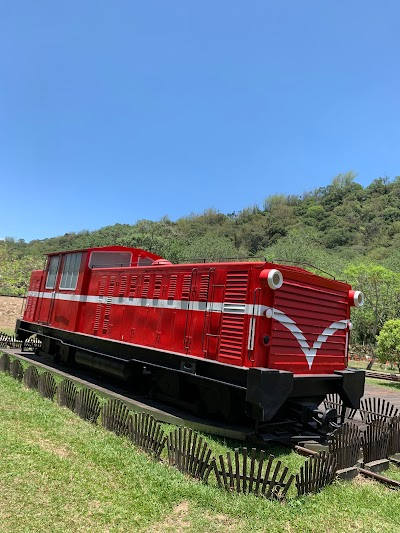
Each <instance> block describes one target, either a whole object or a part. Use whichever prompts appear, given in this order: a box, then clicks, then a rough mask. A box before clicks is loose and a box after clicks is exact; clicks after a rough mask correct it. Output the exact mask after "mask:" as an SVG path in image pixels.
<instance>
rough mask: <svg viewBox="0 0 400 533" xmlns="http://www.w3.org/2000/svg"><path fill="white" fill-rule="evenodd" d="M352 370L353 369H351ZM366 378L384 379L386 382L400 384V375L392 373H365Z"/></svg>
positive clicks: (369, 371)
mask: <svg viewBox="0 0 400 533" xmlns="http://www.w3.org/2000/svg"><path fill="white" fill-rule="evenodd" d="M349 368H351V367H349ZM365 377H366V378H374V379H383V380H385V381H398V382H400V374H391V373H390V372H376V371H374V370H366V371H365Z"/></svg>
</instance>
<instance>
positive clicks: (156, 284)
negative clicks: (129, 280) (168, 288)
mask: <svg viewBox="0 0 400 533" xmlns="http://www.w3.org/2000/svg"><path fill="white" fill-rule="evenodd" d="M161 284H162V276H161V275H157V276H156V279H155V282H154V292H153V298H159V297H160V295H161Z"/></svg>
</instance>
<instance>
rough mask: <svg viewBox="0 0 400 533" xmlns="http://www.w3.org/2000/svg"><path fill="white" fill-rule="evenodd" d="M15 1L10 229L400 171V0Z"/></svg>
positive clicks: (8, 27) (0, 62)
mask: <svg viewBox="0 0 400 533" xmlns="http://www.w3.org/2000/svg"><path fill="white" fill-rule="evenodd" d="M0 7H1V15H0V49H1V54H0V180H1V200H2V201H1V207H0V238H4V237H6V236H12V237H15V238H16V239H24V240H26V241H30V240H32V239H42V238H46V237H51V236H56V235H63V234H64V233H67V232H71V231H80V230H83V229H88V230H93V229H98V228H100V227H103V226H106V225H110V224H115V223H117V222H119V223H128V224H133V223H135V222H136V221H137V220H139V219H142V218H147V219H151V220H159V219H160V218H161V217H162V216H164V215H168V216H169V217H170V218H171V219H172V220H176V219H177V218H179V217H182V216H185V215H189V214H190V213H200V212H202V211H204V210H205V209H207V208H210V207H212V208H215V209H217V210H219V211H221V212H222V213H230V212H232V211H239V210H241V209H243V208H245V207H248V206H252V205H254V204H258V205H262V202H263V200H264V198H265V197H267V196H268V195H270V194H274V193H289V194H302V193H303V192H305V191H307V190H310V189H313V188H315V187H319V186H325V185H327V184H329V183H330V181H331V179H332V178H333V177H334V176H335V175H337V174H338V173H341V172H346V171H348V170H354V171H355V172H357V173H358V177H357V180H356V181H358V182H359V183H361V184H362V185H367V184H369V183H370V182H371V181H372V180H373V179H375V178H378V177H380V176H385V175H386V176H388V177H389V178H390V179H392V178H394V177H395V176H396V175H399V174H400V164H399V147H400V133H399V129H400V68H399V66H400V60H399V58H400V39H399V33H398V21H399V20H400V3H399V2H398V1H394V0H393V1H390V0H386V1H382V2H376V1H372V0H370V1H369V0H366V1H365V0H364V1H358V0H357V1H350V2H349V1H342V0H336V1H335V2H332V1H331V2H328V1H324V0H315V1H307V0H303V1H301V2H299V1H298V0H297V1H294V0H293V1H285V0H280V1H278V0H275V1H272V0H258V1H256V0H246V1H244V0H242V1H235V0H226V1H225V0H213V1H208V0H201V1H197V0H191V1H187V0H179V1H178V0H158V1H154V0H146V1H145V2H139V1H136V0H126V1H122V0H112V1H110V0H107V1H103V0H79V1H77V0H67V1H64V0H57V2H54V1H50V0H48V1H44V0H37V1H35V2H32V1H30V0H29V1H28V0H13V1H12V2H7V1H2V2H0Z"/></svg>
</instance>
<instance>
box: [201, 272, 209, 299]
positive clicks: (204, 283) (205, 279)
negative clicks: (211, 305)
mask: <svg viewBox="0 0 400 533" xmlns="http://www.w3.org/2000/svg"><path fill="white" fill-rule="evenodd" d="M209 284H210V274H202V276H201V278H200V290H199V300H200V301H202V302H206V301H207V300H208V287H209Z"/></svg>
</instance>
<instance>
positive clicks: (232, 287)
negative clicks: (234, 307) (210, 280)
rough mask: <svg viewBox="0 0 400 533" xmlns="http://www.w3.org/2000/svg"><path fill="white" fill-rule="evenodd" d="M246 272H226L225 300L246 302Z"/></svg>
mask: <svg viewBox="0 0 400 533" xmlns="http://www.w3.org/2000/svg"><path fill="white" fill-rule="evenodd" d="M247 282H248V272H246V271H241V272H228V274H227V276H226V289H225V302H232V303H246V294H247Z"/></svg>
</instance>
